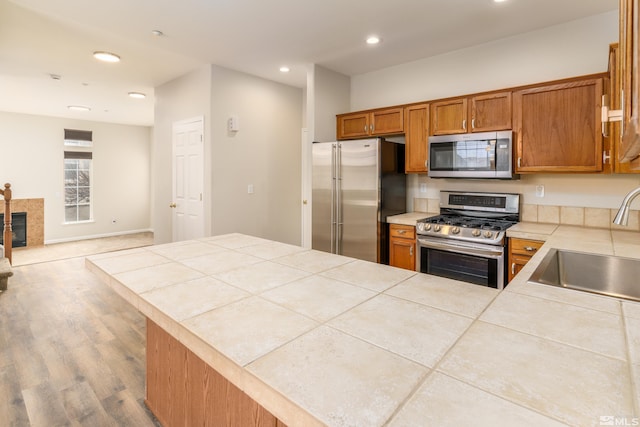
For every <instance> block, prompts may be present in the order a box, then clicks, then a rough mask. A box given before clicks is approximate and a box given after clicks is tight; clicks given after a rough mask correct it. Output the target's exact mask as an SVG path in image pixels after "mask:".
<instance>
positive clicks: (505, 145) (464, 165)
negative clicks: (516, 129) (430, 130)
mask: <svg viewBox="0 0 640 427" xmlns="http://www.w3.org/2000/svg"><path fill="white" fill-rule="evenodd" d="M512 136H513V132H512V131H500V132H481V133H480V132H479V133H465V134H457V135H439V136H431V137H429V169H428V172H427V173H428V176H430V177H432V178H497V179H514V178H517V177H518V176H517V175H514V173H513V138H512Z"/></svg>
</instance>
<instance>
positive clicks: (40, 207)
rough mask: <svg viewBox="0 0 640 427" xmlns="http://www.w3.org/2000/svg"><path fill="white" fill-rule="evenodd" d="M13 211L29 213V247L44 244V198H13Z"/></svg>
mask: <svg viewBox="0 0 640 427" xmlns="http://www.w3.org/2000/svg"><path fill="white" fill-rule="evenodd" d="M11 212H26V213H27V247H29V246H42V245H44V199H13V200H11ZM2 227H4V226H2Z"/></svg>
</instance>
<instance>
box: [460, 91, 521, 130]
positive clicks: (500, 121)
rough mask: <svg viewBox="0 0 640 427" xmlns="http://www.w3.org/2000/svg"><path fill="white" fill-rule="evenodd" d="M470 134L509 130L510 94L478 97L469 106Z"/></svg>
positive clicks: (473, 98)
mask: <svg viewBox="0 0 640 427" xmlns="http://www.w3.org/2000/svg"><path fill="white" fill-rule="evenodd" d="M469 112H470V114H469V115H470V116H471V129H470V131H471V132H489V131H496V130H509V129H511V92H501V93H493V94H490V95H478V96H474V97H472V98H471V104H470V106H469Z"/></svg>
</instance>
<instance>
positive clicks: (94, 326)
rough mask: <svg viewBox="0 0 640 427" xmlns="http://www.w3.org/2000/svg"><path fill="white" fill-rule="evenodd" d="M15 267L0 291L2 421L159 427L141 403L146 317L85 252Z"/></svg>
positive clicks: (142, 398)
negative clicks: (92, 267) (97, 272)
mask: <svg viewBox="0 0 640 427" xmlns="http://www.w3.org/2000/svg"><path fill="white" fill-rule="evenodd" d="M13 272H14V275H13V277H11V278H10V279H9V289H8V290H7V291H5V292H3V293H0V425H2V426H19V427H22V426H47V427H50V426H92V427H93V426H136V427H139V426H159V425H160V424H159V423H158V421H157V420H156V419H155V418H154V416H153V414H151V412H150V411H148V410H147V408H146V407H145V405H144V403H143V401H144V392H145V383H144V381H145V318H144V317H143V316H142V315H141V314H139V313H138V312H137V311H135V309H133V308H132V307H131V306H130V305H129V304H128V303H127V302H125V301H124V300H123V299H122V298H120V297H119V296H118V295H117V294H115V293H114V292H113V291H111V289H109V288H108V287H107V286H106V285H103V284H102V283H101V282H100V281H99V280H98V279H97V278H96V277H95V276H94V275H93V274H91V273H90V272H89V271H88V270H86V269H85V268H84V258H83V257H78V258H71V259H65V260H60V261H51V262H44V263H38V264H30V265H24V266H17V267H13Z"/></svg>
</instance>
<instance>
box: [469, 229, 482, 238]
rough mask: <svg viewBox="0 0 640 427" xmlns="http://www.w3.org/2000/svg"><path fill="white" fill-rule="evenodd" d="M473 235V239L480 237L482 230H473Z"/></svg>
mask: <svg viewBox="0 0 640 427" xmlns="http://www.w3.org/2000/svg"><path fill="white" fill-rule="evenodd" d="M471 235H472V236H473V237H478V236H480V230H473V231H472V232H471Z"/></svg>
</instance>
